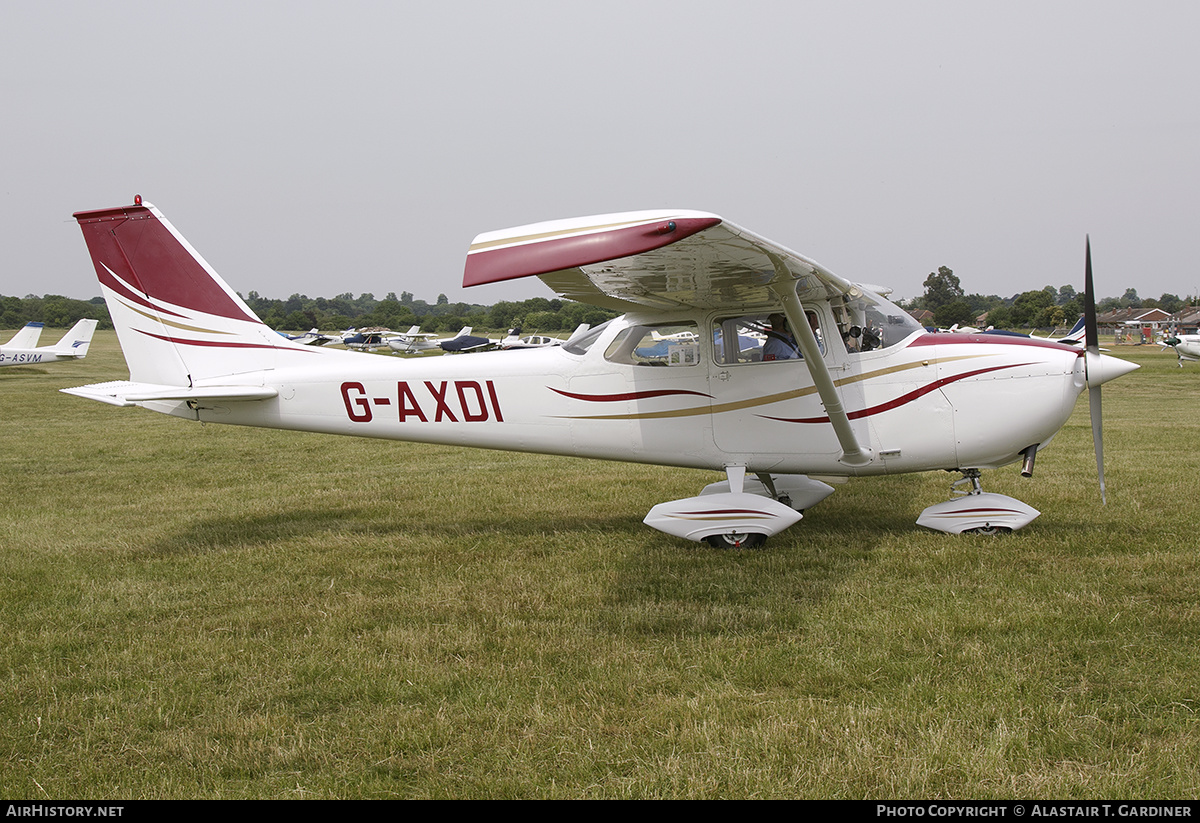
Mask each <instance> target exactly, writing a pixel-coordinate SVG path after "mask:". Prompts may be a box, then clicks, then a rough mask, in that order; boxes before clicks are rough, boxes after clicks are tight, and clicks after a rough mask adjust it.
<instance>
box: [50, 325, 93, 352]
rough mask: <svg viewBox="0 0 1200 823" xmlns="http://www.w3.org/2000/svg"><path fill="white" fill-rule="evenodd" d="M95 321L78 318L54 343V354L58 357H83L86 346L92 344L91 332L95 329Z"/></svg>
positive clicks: (86, 350) (86, 349)
mask: <svg viewBox="0 0 1200 823" xmlns="http://www.w3.org/2000/svg"><path fill="white" fill-rule="evenodd" d="M96 324H97V321H95V320H87V319H84V320H80V321H79V322H77V323H76V324H75V325H74V326H72V327H71V330H70V331H69V332H67V333H66V334H64V335H63V336H62V339H61V340H59V341H58V342H57V343H55V344H54V354H55V355H57V356H58V357H84V356H86V355H87V353H88V347H89V346H91V345H92V334H93V333H95V331H96Z"/></svg>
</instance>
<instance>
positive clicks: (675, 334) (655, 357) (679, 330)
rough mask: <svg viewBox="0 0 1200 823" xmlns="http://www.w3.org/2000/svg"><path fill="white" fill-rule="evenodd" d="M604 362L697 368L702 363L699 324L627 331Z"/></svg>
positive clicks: (668, 325)
mask: <svg viewBox="0 0 1200 823" xmlns="http://www.w3.org/2000/svg"><path fill="white" fill-rule="evenodd" d="M604 359H606V360H609V361H611V362H613V363H627V364H632V365H635V366H672V367H674V366H694V365H696V364H697V363H699V362H700V335H699V333H698V332H697V326H696V324H695V323H663V324H645V325H643V324H638V325H633V326H630V327H629V328H627V329H623V330H622V331H621V332H620V333H619V334H618V335H617V336H616V337H615V338H614V339H613V341H612V343H610V344H609V346H608V349H607V350H606V351H605V352H604Z"/></svg>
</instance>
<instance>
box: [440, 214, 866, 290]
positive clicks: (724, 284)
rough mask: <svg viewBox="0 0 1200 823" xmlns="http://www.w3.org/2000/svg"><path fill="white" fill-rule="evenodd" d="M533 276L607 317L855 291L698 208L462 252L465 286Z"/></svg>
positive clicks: (509, 232) (545, 229) (481, 242)
mask: <svg viewBox="0 0 1200 823" xmlns="http://www.w3.org/2000/svg"><path fill="white" fill-rule="evenodd" d="M532 275H536V276H538V277H539V278H540V279H541V280H542V281H543V282H544V283H546V285H548V286H549V287H550V288H552V289H554V291H556V292H557V293H558V294H560V295H562V296H563V297H565V298H568V299H570V300H578V301H580V302H583V303H589V304H591V305H595V306H601V307H603V308H607V309H613V310H616V311H635V310H638V309H646V308H658V309H669V308H701V309H712V308H736V307H742V306H761V305H766V304H770V303H773V302H778V300H777V298H776V297H775V290H774V289H773V288H772V283H775V284H778V282H779V280H780V279H785V280H791V281H794V282H795V283H796V284H797V285H796V292H797V294H798V295H799V298H800V300H801V301H805V300H820V299H826V298H829V297H833V296H835V295H837V294H845V293H848V292H850V291H851V290H852V289H853V288H854V286H853V284H851V283H849V282H847V281H846V280H844V279H842V278H841V277H838V276H837V275H836V274H834V273H833V272H830V271H829V270H827V269H825V268H823V267H822V266H820V265H819V264H818V263H816V262H814V261H812V260H809V259H808V258H806V257H804V256H803V255H800V254H797V253H796V252H794V251H792V250H790V249H787V248H785V247H783V246H781V245H779V244H777V243H774V242H772V241H770V240H767V239H766V238H763V237H760V236H759V235H757V234H755V233H753V232H751V231H748V230H747V229H744V228H742V227H740V226H737V225H735V224H733V223H730V222H729V221H727V220H724V219H722V218H721V217H718V216H717V215H715V214H709V213H707V212H699V211H640V212H622V213H618V214H606V215H597V216H593V217H581V218H574V219H570V220H554V221H550V222H546V223H535V224H532V225H528V226H519V227H517V228H511V229H502V230H500V231H493V232H487V233H484V234H481V235H479V236H478V237H476V238H475V241H474V242H473V243H472V244H471V248H470V251H469V252H468V254H467V264H466V271H465V274H464V276H463V285H464V286H474V285H480V284H484V283H495V282H500V281H503V280H511V279H515V278H520V277H529V276H532Z"/></svg>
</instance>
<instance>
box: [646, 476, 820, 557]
mask: <svg viewBox="0 0 1200 823" xmlns="http://www.w3.org/2000/svg"><path fill="white" fill-rule="evenodd" d="M725 476H726V478H727V479H726V480H724V481H722V482H720V483H712V484H710V485H708V486H705V487H704V489H703V490H702V491H701V492H700V494H699V495H697V496H696V497H687V498H684V499H683V500H672V501H671V502H669V503H659V504H658V505H657V506H655V507H654V508H653V509H651V510H650V513H649V514H647V515H646V519H645V521H644V522H645V523H646V525H647V526H650V527H652V528H655V529H658V530H659V531H661V532H666V533H667V534H671V535H674V536H676V537H682V538H685V539H687V540H695V541H697V542H701V541H702V542H705V543H708V544H709V545H710V546H715V547H718V548H729V549H752V548H757V547H759V546H761V545H762V544H763V543H764V542H766V539H767V538H768V537H770V536H771V535H774V534H778V533H779V532H781V531H783V530H784V529H786V528H787V527H788V526H791V525H793V524H795V523H797V522H798V521H799V520H800V518H801V516H802V515H801V512H802V511H804V510H805V509H807V508H809V507H810V506H815V505H816V504H817V503H819V502H821V501H822V500H824V499H825V498H826V497H828V496H829V495H830V494H832V493H833V486H830V485H828V484H827V483H822V482H820V481H819V480H813V479H812V478H809V477H806V476H805V475H802V474H785V475H769V474H765V473H764V474H759V475H758V476H757V479H754V478H748V477H746V468H745V467H744V466H729V467H727V468H726V470H725Z"/></svg>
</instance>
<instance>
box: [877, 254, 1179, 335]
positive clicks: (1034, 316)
mask: <svg viewBox="0 0 1200 823" xmlns="http://www.w3.org/2000/svg"><path fill="white" fill-rule="evenodd" d="M923 285H924V288H925V292H924V293H923V294H922V295H921V296H919V297H915V298H913V299H912V300H908V301H900V306H901V308H903V309H906V310H908V311H909V312H918V311H920V310H922V309H924V310H926V311H929V312H931V313H932V314H933V320H934V323H935V324H936V325H938V326H940V327H942V328H948V327H950V326H953V325H954V324H956V323H957V324H958V325H960V326H973V325H976V323H979V322H984V323H986V325H988V326H995V327H996V328H998V329H1033V328H1038V329H1051V328H1058V327H1061V326H1070V325H1072V324H1074V322H1075V321H1076V320H1077V319H1078V318H1079V315H1081V314H1083V299H1084V295H1082V294H1079V293H1078V292H1076V291H1075V287H1074V286H1071V285H1066V286H1059V287H1058V288H1055V287H1054V286H1046V287H1045V288H1043V289H1035V290H1032V291H1025V292H1021V293H1020V294H1014V295H1013V296H1012V297H1000V296H998V295H994V294H993V295H987V296H984V295H981V294H967V293H966V292H965V291H964V290H963V287H962V283H961V282H960V281H959V278H958V277H957V276H956V275H955V274H954V271H953V270H952V269H948V268H946V267H945V266H941V267H939V268H938V270H937V271H935V272H930V274H929V276H928V277H926V278H925V282H924V284H923ZM1198 302H1200V299H1198V298H1197V297H1196V296H1194V295H1188V296H1187V297H1179V296H1178V295H1175V294H1163V295H1162V296H1161V297H1158V298H1153V297H1150V298H1141V297H1139V296H1138V293H1137V289H1126V290H1125V294H1123V295H1122V296H1121V297H1105V298H1103V299H1098V300H1097V301H1096V311H1097V312H1099V313H1104V312H1108V311H1114V310H1116V309H1125V308H1140V309H1155V308H1158V309H1162V310H1163V311H1165V312H1168V313H1170V314H1174V313H1176V312H1178V311H1179V310H1181V309H1183V308H1184V307H1185V306H1194V305H1196V304H1197V303H1198ZM985 315H986V320H980V318H983V317H984V316H985Z"/></svg>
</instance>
